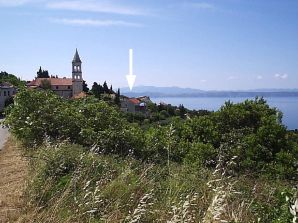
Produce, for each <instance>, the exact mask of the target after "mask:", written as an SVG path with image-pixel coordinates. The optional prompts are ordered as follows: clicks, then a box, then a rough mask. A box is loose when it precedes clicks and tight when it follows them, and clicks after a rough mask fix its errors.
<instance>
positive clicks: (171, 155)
mask: <svg viewBox="0 0 298 223" xmlns="http://www.w3.org/2000/svg"><path fill="white" fill-rule="evenodd" d="M15 102H16V103H15V106H14V108H13V109H11V110H8V116H7V120H6V123H7V124H8V125H9V126H10V128H11V131H12V132H13V133H14V134H15V135H16V136H17V137H18V138H19V139H20V140H21V141H23V142H24V143H25V144H26V145H31V146H32V145H40V144H42V143H43V142H44V141H45V140H46V139H48V138H50V139H51V140H53V139H54V140H68V141H70V142H72V143H77V144H80V145H83V146H94V148H96V151H97V152H100V153H107V154H108V153H113V154H118V155H121V156H127V155H133V156H134V157H136V158H139V159H142V160H150V162H156V163H162V162H166V161H167V160H171V161H175V162H178V163H182V162H183V161H184V162H185V163H198V164H199V165H201V166H209V167H214V166H215V165H216V161H215V159H216V157H218V156H219V154H222V153H224V154H225V155H224V157H225V159H226V160H230V159H232V158H233V157H237V158H236V159H235V160H234V161H235V165H233V166H232V167H229V168H230V169H231V171H233V172H234V173H238V174H239V173H248V172H249V173H252V174H255V175H259V174H266V175H268V176H269V177H273V178H281V179H282V178H287V179H292V180H295V179H297V171H296V170H297V147H298V146H297V145H298V143H297V140H296V139H295V137H293V136H292V137H289V133H288V132H287V130H286V128H285V127H284V126H283V125H282V124H281V120H280V117H279V114H280V113H279V112H278V111H277V110H276V109H275V108H270V107H269V106H268V105H267V103H266V102H265V101H264V100H263V99H258V98H257V99H255V100H254V101H245V102H243V103H239V104H235V105H234V104H232V103H230V102H228V103H226V104H225V105H224V106H223V107H222V108H221V109H220V111H218V112H214V113H210V114H209V115H203V116H195V117H193V118H189V119H187V120H182V119H180V118H176V119H173V118H172V119H169V121H168V123H164V125H151V126H150V125H149V126H147V127H146V128H140V126H139V125H138V124H132V123H129V122H128V121H127V119H128V120H130V121H132V122H135V121H136V118H138V116H135V115H132V116H131V117H130V118H129V116H128V114H127V115H126V118H123V114H122V113H121V112H119V111H118V109H117V108H116V107H113V106H111V105H109V104H107V103H105V102H104V101H100V100H98V99H96V98H93V97H87V98H85V99H80V100H66V99H62V98H60V97H58V96H56V95H55V94H54V93H52V92H44V91H28V90H23V91H21V92H20V93H19V94H18V95H17V96H16V98H15ZM161 113H162V114H163V113H165V114H164V116H167V115H168V113H166V111H165V110H161ZM144 120H145V116H140V117H139V123H142V122H143V121H144ZM293 134H294V133H292V135H293ZM295 140H296V141H295Z"/></svg>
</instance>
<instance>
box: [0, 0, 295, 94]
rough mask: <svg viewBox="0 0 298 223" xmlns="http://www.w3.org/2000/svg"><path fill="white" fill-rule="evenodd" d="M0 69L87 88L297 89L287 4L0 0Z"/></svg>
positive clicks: (291, 5)
mask: <svg viewBox="0 0 298 223" xmlns="http://www.w3.org/2000/svg"><path fill="white" fill-rule="evenodd" d="M0 30H1V32H0V40H1V41H0V47H1V48H0V49H1V53H0V70H1V71H7V72H8V73H13V74H15V75H17V76H19V77H21V78H23V79H26V80H32V79H33V78H34V77H35V76H36V72H37V70H38V68H39V66H42V68H43V69H46V70H48V71H49V73H50V74H52V75H58V76H60V77H71V61H72V58H73V56H74V53H75V49H76V48H78V51H79V54H80V57H81V59H82V61H83V65H82V70H83V78H84V79H85V80H86V81H87V83H88V85H89V86H90V85H92V83H93V82H95V81H96V82H99V83H103V81H105V80H106V81H107V82H108V83H109V84H113V87H114V88H115V87H126V86H127V81H126V75H127V74H128V67H129V66H128V65H129V63H128V51H129V49H133V50H134V74H135V75H137V78H136V85H149V86H179V87H190V88H197V89H202V90H246V89H260V88H298V1H297V0H205V1H204V0H203V1H200V0H0Z"/></svg>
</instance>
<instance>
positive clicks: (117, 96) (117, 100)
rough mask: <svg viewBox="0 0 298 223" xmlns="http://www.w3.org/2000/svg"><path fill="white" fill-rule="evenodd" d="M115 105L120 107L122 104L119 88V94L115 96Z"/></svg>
mask: <svg viewBox="0 0 298 223" xmlns="http://www.w3.org/2000/svg"><path fill="white" fill-rule="evenodd" d="M114 102H115V104H116V105H118V106H120V104H121V102H120V88H118V90H117V93H116V95H115V100H114Z"/></svg>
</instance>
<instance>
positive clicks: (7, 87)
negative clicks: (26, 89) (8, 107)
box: [0, 83, 16, 112]
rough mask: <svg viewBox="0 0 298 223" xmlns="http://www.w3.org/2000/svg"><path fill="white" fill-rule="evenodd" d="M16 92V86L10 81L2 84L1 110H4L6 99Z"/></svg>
mask: <svg viewBox="0 0 298 223" xmlns="http://www.w3.org/2000/svg"><path fill="white" fill-rule="evenodd" d="M15 93H16V88H15V87H14V86H13V85H11V84H9V83H1V84H0V112H2V111H3V109H4V106H5V101H6V100H7V99H9V98H10V97H12V96H13V95H14V94H15Z"/></svg>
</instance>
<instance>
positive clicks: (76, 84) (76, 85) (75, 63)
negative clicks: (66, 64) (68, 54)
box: [72, 49, 83, 96]
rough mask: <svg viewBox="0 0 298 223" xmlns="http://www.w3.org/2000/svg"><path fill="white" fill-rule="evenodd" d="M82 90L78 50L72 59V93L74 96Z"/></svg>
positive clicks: (80, 63)
mask: <svg viewBox="0 0 298 223" xmlns="http://www.w3.org/2000/svg"><path fill="white" fill-rule="evenodd" d="M82 91H83V77H82V61H81V58H80V56H79V53H78V50H77V49H76V53H75V55H74V57H73V60H72V95H73V96H75V95H77V94H79V93H81V92H82Z"/></svg>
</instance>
